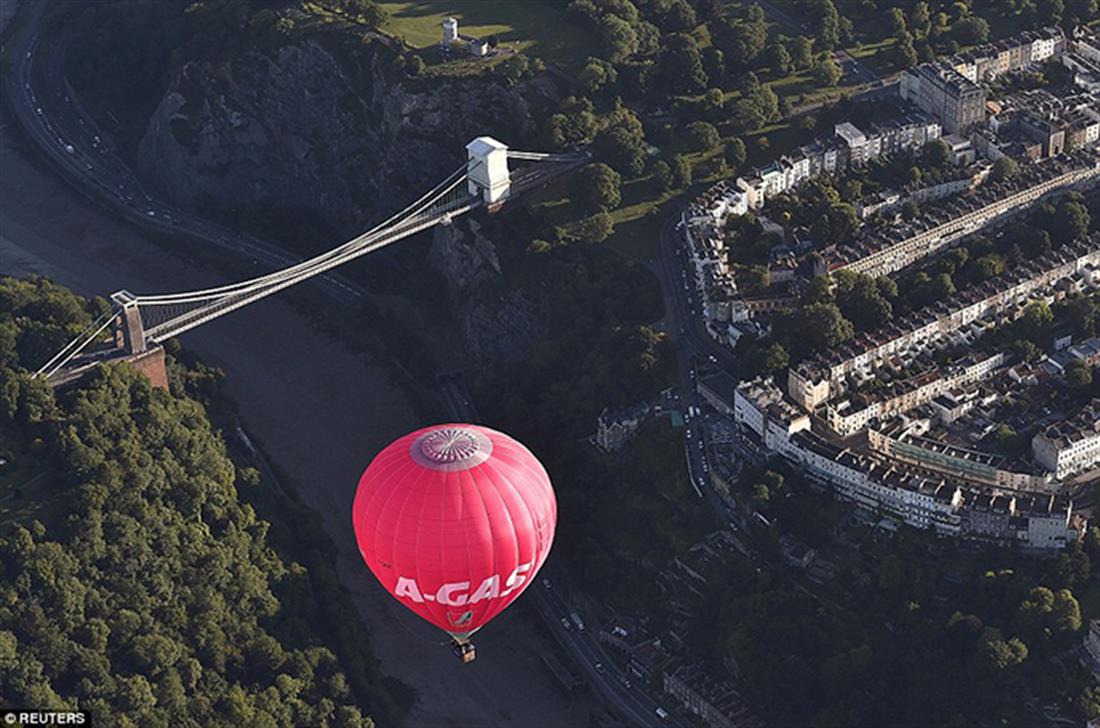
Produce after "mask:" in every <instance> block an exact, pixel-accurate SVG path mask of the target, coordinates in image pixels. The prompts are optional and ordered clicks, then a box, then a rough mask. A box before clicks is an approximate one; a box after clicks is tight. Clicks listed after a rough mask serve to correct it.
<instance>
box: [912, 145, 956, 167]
mask: <svg viewBox="0 0 1100 728" xmlns="http://www.w3.org/2000/svg"><path fill="white" fill-rule="evenodd" d="M920 155H921V159H922V160H924V163H925V164H927V165H928V166H929V167H932V168H934V169H940V168H942V167H946V166H947V165H948V163H949V162H950V161H951V148H950V147H948V146H947V144H946V143H945V142H944V141H943V140H942V139H936V140H933V141H930V142H928V143H927V144H925V145H924V146H923V147H921V152H920Z"/></svg>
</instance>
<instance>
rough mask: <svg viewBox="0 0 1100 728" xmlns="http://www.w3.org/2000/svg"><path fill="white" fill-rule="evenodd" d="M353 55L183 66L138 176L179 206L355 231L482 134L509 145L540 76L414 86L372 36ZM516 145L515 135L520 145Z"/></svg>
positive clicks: (524, 120) (311, 53)
mask: <svg viewBox="0 0 1100 728" xmlns="http://www.w3.org/2000/svg"><path fill="white" fill-rule="evenodd" d="M364 48H365V50H361V51H358V52H357V53H356V54H355V56H354V57H346V54H343V53H335V54H334V52H332V51H330V50H329V49H328V48H326V47H325V46H323V45H322V44H321V43H319V42H317V41H316V40H303V41H299V42H296V43H293V44H289V45H285V46H282V47H280V48H278V49H276V50H273V51H267V52H258V51H250V52H245V53H243V54H241V55H240V56H238V57H237V58H235V59H233V60H232V61H228V62H222V63H214V62H201V63H199V62H195V63H189V64H185V65H184V66H183V67H182V68H181V69H180V70H179V71H178V73H177V74H176V76H175V78H174V80H173V82H172V84H171V87H170V88H169V90H168V92H167V93H166V94H165V95H164V97H163V98H162V99H161V101H160V103H159V104H158V105H157V107H156V110H155V111H154V113H153V114H152V116H151V118H150V120H149V124H148V128H147V130H146V132H145V134H144V137H143V138H142V140H141V143H140V145H139V148H138V166H139V169H140V170H141V172H142V175H143V177H145V178H146V179H147V180H149V181H150V182H152V183H153V184H154V185H156V186H157V187H158V188H159V189H160V190H161V191H162V192H163V193H164V194H166V195H167V196H169V197H170V198H171V199H173V200H174V201H175V202H176V203H177V204H180V205H184V206H195V205H196V204H198V203H201V202H202V201H203V200H212V201H216V203H217V204H218V205H220V206H222V207H226V208H233V207H247V206H250V205H274V206H279V207H282V208H286V209H292V210H302V211H306V212H309V213H313V214H315V215H317V216H318V217H320V218H321V219H323V220H324V221H325V222H326V223H328V224H329V225H330V226H332V227H333V228H335V229H337V230H340V231H342V232H347V233H352V232H355V231H358V230H361V229H363V228H364V227H365V226H366V225H367V224H368V223H370V222H371V221H374V220H377V219H378V218H379V217H380V216H381V215H383V214H384V213H386V212H391V211H394V210H396V209H400V207H402V206H403V205H404V204H407V203H408V202H410V201H411V200H413V199H415V198H416V197H417V196H418V195H419V193H421V192H423V191H424V190H427V189H429V188H430V187H431V186H432V185H434V184H435V183H436V182H438V181H439V180H440V179H442V178H443V177H444V176H445V175H446V174H447V173H448V172H450V171H451V170H452V169H454V168H455V167H457V166H458V165H459V164H461V163H462V160H463V159H464V154H465V151H464V147H465V144H466V142H468V141H469V140H470V139H472V138H473V137H475V136H477V135H479V134H485V133H489V134H496V135H500V136H501V138H502V140H504V141H507V142H508V143H510V144H515V145H517V146H518V145H520V144H522V143H523V142H524V141H525V140H526V137H528V136H529V135H530V134H531V132H532V130H533V127H534V123H533V121H532V118H531V113H530V108H529V104H528V102H527V100H526V99H527V98H530V95H531V94H532V93H550V94H552V93H553V92H554V91H553V88H552V86H548V85H547V84H546V83H545V82H541V83H539V84H533V83H529V84H527V85H524V86H520V87H515V88H507V87H505V86H503V85H501V84H499V83H497V82H495V81H494V80H493V79H479V78H447V79H438V80H437V79H431V80H429V79H416V80H415V82H414V85H415V87H414V86H413V85H410V81H409V80H408V79H405V78H404V77H403V76H402V75H401V73H400V72H399V71H396V70H395V69H394V68H393V59H394V51H392V50H391V49H390V48H389V47H388V46H387V45H386V44H385V43H383V42H381V41H377V40H376V41H373V42H371V43H369V44H367V45H366V46H364ZM517 137H519V138H517Z"/></svg>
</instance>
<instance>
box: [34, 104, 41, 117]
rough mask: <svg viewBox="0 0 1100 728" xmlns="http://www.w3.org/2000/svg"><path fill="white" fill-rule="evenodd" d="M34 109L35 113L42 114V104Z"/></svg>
mask: <svg viewBox="0 0 1100 728" xmlns="http://www.w3.org/2000/svg"><path fill="white" fill-rule="evenodd" d="M34 111H35V113H36V114H38V115H39V116H42V107H41V106H39V107H37V108H35V110H34Z"/></svg>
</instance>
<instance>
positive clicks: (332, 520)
mask: <svg viewBox="0 0 1100 728" xmlns="http://www.w3.org/2000/svg"><path fill="white" fill-rule="evenodd" d="M23 12H24V13H26V14H31V15H33V17H31V18H29V20H33V21H34V22H27V23H25V25H24V28H23V29H24V30H26V29H27V28H30V29H31V31H32V35H33V30H34V28H35V27H36V25H37V20H38V19H39V18H40V16H41V4H34V5H32V6H31V7H26V8H24V10H23ZM27 19H28V18H25V20H27ZM8 51H9V55H10V56H12V57H14V58H16V59H18V62H17V63H16V62H13V63H12V64H11V65H10V66H9V67H8V69H7V70H9V71H10V73H11V74H12V75H10V76H6V77H5V79H4V81H3V90H4V91H5V92H6V93H7V95H8V98H9V100H10V106H11V107H12V110H13V112H14V113H15V114H16V115H17V117H18V121H20V122H21V124H27V129H26V133H27V134H28V135H29V137H30V140H31V141H32V142H34V143H36V144H40V145H43V156H44V157H46V159H47V160H48V161H49V162H50V166H51V167H54V168H56V169H57V170H59V171H61V172H62V173H63V178H64V180H65V182H66V184H67V185H68V186H67V187H65V186H62V185H60V184H59V183H58V179H57V177H56V176H55V175H52V174H47V173H46V172H44V171H43V169H42V168H41V167H37V166H34V165H32V164H29V163H28V162H27V161H26V160H24V159H22V158H21V157H20V156H19V155H18V154H17V153H16V152H15V151H13V149H12V145H11V143H10V131H9V130H8V129H7V128H3V129H2V133H0V138H2V149H0V155H2V156H0V161H2V164H0V272H2V273H12V274H15V275H27V274H30V273H37V274H43V275H49V276H51V277H52V278H54V280H56V281H58V282H59V283H61V284H63V285H66V286H69V287H70V288H72V289H73V290H75V291H76V292H78V293H80V294H83V295H95V294H101V293H103V292H104V291H111V290H117V289H118V288H121V287H123V286H124V285H134V286H144V287H146V290H156V291H163V290H180V289H181V287H186V288H191V287H194V286H195V285H201V286H206V285H214V284H216V283H218V282H219V280H218V278H219V277H220V276H219V275H218V274H217V272H216V271H212V270H210V269H208V268H205V267H203V266H202V265H200V264H196V263H194V262H193V261H189V260H186V259H184V258H182V257H180V256H178V255H175V254H174V253H172V252H171V251H170V250H163V249H160V248H158V247H156V246H154V245H153V244H152V242H151V241H150V240H149V239H148V238H146V237H145V236H143V235H142V234H141V233H140V232H138V230H145V231H155V232H158V233H160V232H166V233H173V234H175V233H176V232H180V233H183V234H188V233H189V230H191V229H192V225H194V224H198V225H200V228H199V229H200V231H202V232H203V233H204V235H205V232H206V231H217V232H218V234H219V235H221V234H222V232H224V231H222V229H221V228H219V227H218V226H216V225H210V224H209V223H206V221H202V220H197V219H182V217H183V216H182V215H180V214H178V212H177V211H173V210H172V209H171V208H170V207H168V206H164V205H160V204H159V203H158V202H157V201H156V200H155V197H154V196H152V195H150V198H151V199H150V200H149V202H150V203H151V205H154V206H155V207H150V208H148V209H153V210H154V212H157V213H158V215H157V216H149V215H147V214H146V212H147V209H146V210H145V211H141V208H139V207H136V206H133V205H130V204H127V203H128V202H130V201H128V200H126V199H125V198H126V195H133V196H134V200H135V201H137V200H142V201H144V200H145V192H144V189H143V188H142V187H141V186H140V184H139V183H137V181H136V178H135V177H134V176H133V175H132V174H130V173H129V171H128V170H127V169H126V167H125V164H123V163H122V162H121V160H119V159H118V157H117V155H115V154H114V152H113V150H111V149H110V148H109V147H108V146H107V145H106V144H105V143H104V142H105V140H106V137H105V135H103V134H101V133H99V131H98V130H96V129H95V127H94V126H91V127H87V129H88V130H87V131H83V132H82V131H80V129H82V128H84V127H85V126H86V125H87V124H88V123H89V120H87V119H85V121H84V124H81V123H80V118H83V117H82V116H80V112H79V110H78V109H76V102H75V96H73V95H72V93H71V91H70V90H68V89H64V90H60V91H51V92H45V91H43V90H41V89H39V88H38V86H37V84H38V82H39V78H40V76H43V75H50V72H48V71H47V70H46V66H47V65H48V64H47V62H46V60H43V61H42V65H41V66H39V67H36V66H38V63H39V57H38V53H39V48H38V46H37V45H36V44H35V43H34V42H33V39H28V36H26V35H25V36H23V37H22V38H21V39H16V41H15V47H14V48H13V47H11V46H9V49H8ZM28 54H29V55H28ZM42 59H45V56H42ZM52 73H53V74H55V75H54V79H55V80H56V79H59V78H60V75H59V74H60V66H59V65H58V66H55V67H54V71H53V72H52ZM27 84H29V85H30V86H31V88H27V86H26V85H27ZM66 96H68V97H69V100H67V99H66ZM46 98H48V99H49V100H48V101H47V102H46V103H45V105H42V103H40V102H42V101H43V100H44V99H46ZM29 102H33V103H36V104H37V105H36V106H34V107H30V111H29V116H28V113H27V108H26V107H27V104H28V103H29ZM70 107H72V109H73V110H71V111H64V110H66V109H69V108H70ZM38 108H42V113H41V114H39V113H38V112H37V109H38ZM58 109H61V110H63V111H64V113H63V117H64V119H65V121H63V122H55V120H54V114H56V113H58V111H57V110H58ZM74 124H75V127H73V126H72V125H74ZM96 137H99V139H98V140H97V139H96ZM58 139H61V141H60V142H59V141H58ZM74 142H75V143H74ZM93 143H94V145H93ZM78 144H79V148H78V146H77V145H78ZM66 145H72V147H73V151H72V152H69V151H68V149H67V147H66ZM100 147H105V148H104V149H103V151H101V150H100ZM86 164H91V165H92V168H93V169H92V170H88V169H87V168H86ZM81 169H82V170H83V172H81V171H80V170H81ZM116 180H117V181H116ZM119 183H122V184H123V189H121V190H119V189H118V187H117V185H118V184H119ZM85 185H87V188H86V187H85ZM74 189H75V190H77V191H78V193H79V195H74V194H73V190H74ZM86 190H87V191H86ZM112 190H115V191H117V192H121V193H122V195H123V196H122V198H119V197H118V195H117V194H115V192H114V191H112ZM88 200H91V201H92V202H93V203H94V205H89V204H87V201H88ZM105 210H106V211H107V213H108V214H104V211H105ZM161 212H166V213H167V214H168V215H170V216H171V218H172V219H171V220H169V219H165V218H164V217H163V215H161V214H160V213H161ZM144 218H148V219H144ZM120 220H126V221H128V222H127V223H125V224H124V223H122V222H121V221H120ZM138 220H140V222H141V223H142V227H141V228H137V227H135V226H133V225H131V224H129V222H133V221H138ZM201 239H203V240H205V241H206V242H209V243H211V244H217V245H218V247H219V248H226V249H230V250H233V251H234V252H236V253H238V254H241V255H245V256H247V255H250V254H251V253H252V252H258V253H259V254H260V255H261V256H262V255H263V254H264V250H266V249H263V250H260V249H257V250H256V251H251V250H249V249H248V248H247V247H241V246H238V245H237V238H236V236H235V235H233V234H230V237H228V238H224V239H222V241H221V242H218V241H216V240H212V239H210V238H209V237H202V238H201ZM222 243H225V244H224V245H223V244H222ZM246 244H247V243H246ZM257 260H267V259H266V258H257ZM271 261H272V264H273V265H274V264H281V262H280V263H276V261H281V259H278V258H272V259H271ZM332 280H335V281H338V280H339V279H338V278H333V279H332ZM220 282H224V281H220ZM326 283H327V281H326ZM186 288H184V289H186ZM321 290H322V291H323V292H325V293H326V294H328V295H330V296H331V297H332V298H333V299H334V300H336V301H350V300H352V299H353V298H354V296H353V295H352V294H351V293H349V292H348V291H347V290H345V289H344V288H342V287H341V286H340V285H335V284H328V285H322V286H321ZM337 310H338V309H334V313H335V312H336V311H337ZM183 341H184V343H185V345H186V346H187V347H188V348H189V349H191V350H193V351H195V352H196V353H198V354H199V355H200V356H202V357H203V358H204V360H205V361H207V362H208V363H209V364H210V365H212V366H216V367H220V368H222V369H224V370H225V371H227V372H228V373H229V376H228V377H227V379H226V382H225V389H226V393H227V394H228V396H229V397H231V398H232V400H233V401H234V402H236V403H237V404H238V406H239V411H240V413H241V417H242V419H244V421H245V422H246V424H247V427H248V430H249V432H250V433H251V434H254V435H255V438H256V439H257V441H258V442H260V443H262V445H263V447H264V448H265V450H266V451H267V452H269V453H274V454H275V456H276V460H277V461H278V463H279V466H280V468H282V470H283V471H285V473H286V474H287V476H288V481H290V482H293V483H294V484H295V485H296V486H297V488H298V492H299V494H300V495H301V497H302V499H303V501H304V503H305V504H306V505H307V506H308V507H309V508H310V509H312V510H315V511H316V512H317V513H319V514H320V515H321V516H322V518H323V522H324V525H325V529H326V531H327V532H328V533H329V534H330V536H331V537H332V539H333V541H334V543H335V545H336V548H337V551H338V554H339V556H338V559H337V566H338V569H339V574H340V578H341V581H342V583H343V584H345V585H346V586H347V588H348V590H349V592H350V593H351V595H352V598H353V599H354V601H355V603H356V606H357V607H358V609H359V611H360V613H361V614H362V616H363V620H364V622H365V623H366V624H367V625H368V627H369V629H370V632H371V641H372V647H373V652H374V654H375V655H377V657H378V659H379V661H380V662H381V665H382V670H383V671H384V672H385V673H386V674H387V675H391V676H393V677H395V678H397V679H399V680H401V681H403V682H405V683H406V684H408V685H409V686H411V687H413V688H414V689H415V690H416V691H417V692H418V693H419V697H418V700H417V703H416V704H415V705H414V707H413V709H412V712H411V713H410V714H409V716H408V724H409V725H416V726H441V727H446V728H452V727H453V728H466V727H467V726H515V727H516V728H520V727H522V728H528V727H530V726H560V725H584V724H585V723H586V722H587V719H588V715H589V712H590V711H591V710H592V709H593V708H594V706H593V705H592V702H591V701H590V700H589V698H588V696H586V695H573V696H569V697H565V696H563V695H562V694H561V691H560V689H559V688H558V687H557V685H556V684H555V683H554V682H553V680H552V678H551V676H550V675H549V673H548V672H547V670H546V668H545V666H544V665H543V664H542V663H541V661H540V659H539V656H540V655H541V653H542V651H543V650H544V649H546V646H547V645H548V644H549V643H548V642H547V641H546V640H544V639H543V637H542V635H541V633H539V632H538V631H536V630H535V629H534V628H533V627H532V625H530V624H528V622H527V621H526V620H524V619H523V617H522V616H521V613H519V612H513V613H506V614H504V615H501V618H500V619H498V620H496V621H494V624H493V630H492V631H491V632H490V633H487V634H486V635H485V637H484V638H482V640H481V641H480V646H481V647H482V648H483V652H482V655H481V657H480V658H479V659H478V661H477V663H475V664H474V665H469V666H461V665H458V664H457V663H456V661H455V660H454V658H453V657H452V656H451V654H450V651H449V650H448V649H447V648H446V646H445V645H441V644H440V640H439V639H438V638H436V636H435V634H434V631H432V630H431V629H430V628H429V627H428V626H427V625H426V624H425V623H423V622H422V621H421V620H419V618H417V617H415V615H412V614H411V613H408V612H407V610H405V609H404V608H403V607H402V606H401V605H400V604H397V603H396V602H395V601H394V600H393V599H391V598H390V597H389V596H388V595H387V594H385V592H384V590H382V588H381V587H380V586H378V585H377V584H376V583H375V582H374V580H373V579H371V578H370V577H369V574H368V573H367V572H366V571H365V569H364V567H363V565H362V562H361V560H360V559H359V555H358V550H357V547H356V545H355V540H354V533H353V531H352V529H351V523H350V518H348V516H347V514H348V512H349V511H348V509H349V508H350V504H351V499H352V497H353V491H354V486H355V483H356V482H357V480H358V475H359V474H360V473H361V472H362V468H363V467H364V466H365V464H366V462H367V461H368V460H369V458H370V457H371V455H372V454H373V453H375V452H377V451H378V450H380V449H381V448H382V447H384V446H385V445H386V444H387V443H388V442H389V441H391V440H392V439H394V438H396V437H397V436H399V435H401V434H403V433H404V432H407V431H409V430H411V429H414V428H415V427H418V426H423V425H424V424H427V423H425V422H423V421H421V420H420V418H419V417H418V416H417V415H416V413H415V412H414V408H413V405H412V403H410V402H409V401H408V400H407V399H406V398H405V396H404V394H403V393H402V392H401V391H400V390H399V389H397V388H396V387H394V386H393V385H392V372H391V371H390V370H388V369H386V368H384V367H382V366H380V365H378V364H377V363H376V362H374V361H372V360H370V358H369V357H367V356H365V355H364V354H363V353H361V352H357V351H353V350H351V349H349V348H348V347H346V346H345V345H343V344H342V343H341V342H339V341H336V340H333V339H331V338H330V337H327V336H326V335H324V334H323V333H322V332H321V331H319V330H318V327H317V323H316V321H315V320H314V319H312V318H311V317H310V316H309V315H308V314H306V313H303V312H302V311H301V310H298V309H296V308H295V307H292V306H290V305H288V303H287V301H286V300H284V299H278V298H274V299H269V300H265V301H262V302H259V303H257V304H255V305H253V306H249V307H248V308H247V309H243V310H241V311H239V312H237V313H236V314H235V315H234V316H232V317H226V318H225V319H222V320H219V321H215V322H212V323H210V324H209V325H207V326H204V327H203V329H202V330H201V333H200V332H196V333H195V334H187V335H185V336H184V337H183ZM319 454H323V455H321V456H319Z"/></svg>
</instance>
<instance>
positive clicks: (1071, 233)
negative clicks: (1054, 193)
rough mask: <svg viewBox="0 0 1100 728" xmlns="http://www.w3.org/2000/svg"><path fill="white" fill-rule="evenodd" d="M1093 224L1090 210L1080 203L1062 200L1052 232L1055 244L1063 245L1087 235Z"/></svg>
mask: <svg viewBox="0 0 1100 728" xmlns="http://www.w3.org/2000/svg"><path fill="white" fill-rule="evenodd" d="M1091 223H1092V219H1091V217H1090V216H1089V211H1088V208H1086V207H1085V206H1084V205H1082V204H1081V203H1080V202H1076V201H1073V200H1062V202H1061V203H1059V205H1058V210H1057V214H1056V215H1055V217H1054V224H1053V226H1052V229H1051V232H1052V233H1053V234H1054V240H1055V242H1057V243H1058V244H1059V245H1063V244H1065V243H1068V242H1071V241H1073V240H1076V239H1077V238H1082V237H1084V236H1085V235H1087V234H1088V231H1089V225H1090V224H1091Z"/></svg>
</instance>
